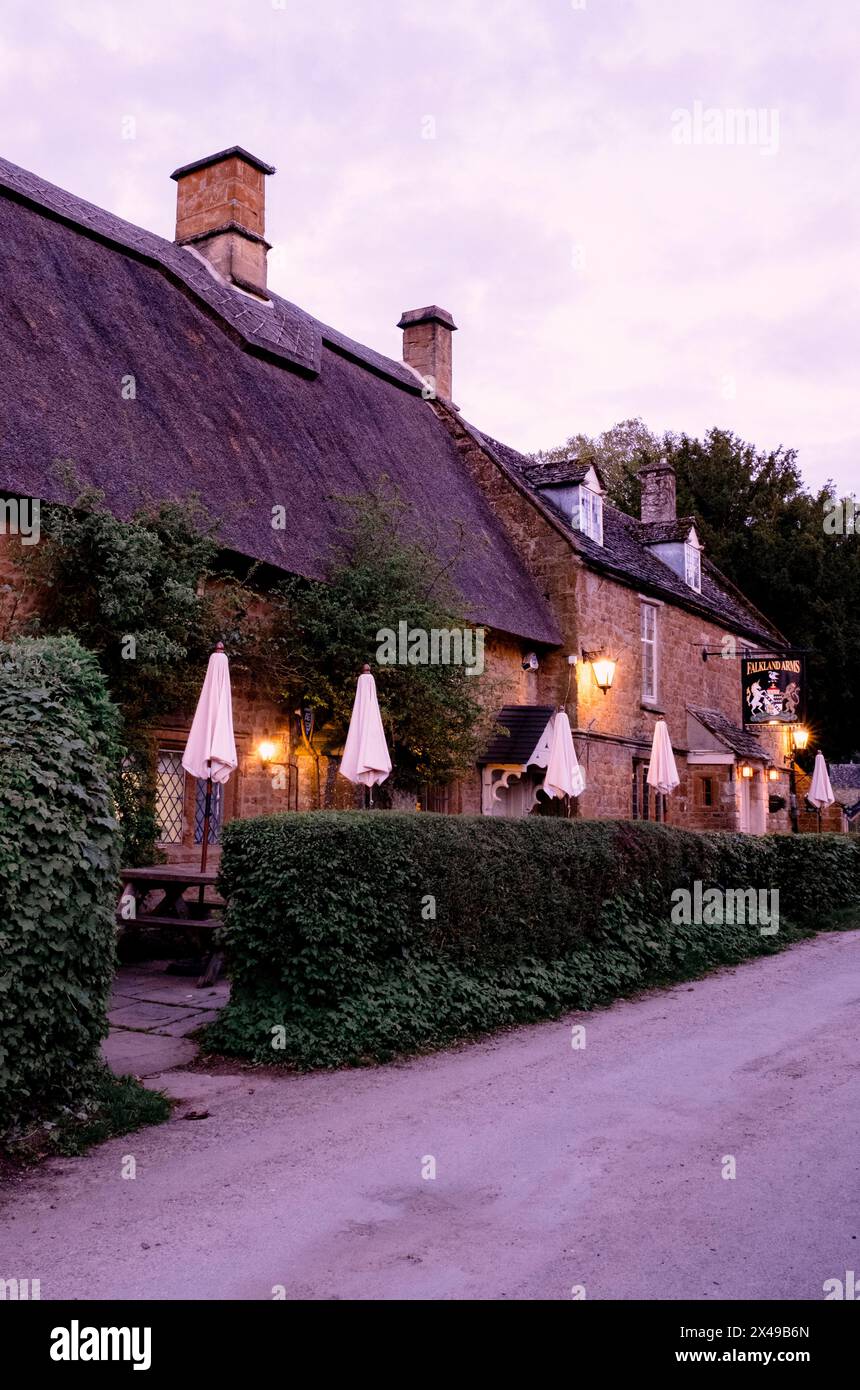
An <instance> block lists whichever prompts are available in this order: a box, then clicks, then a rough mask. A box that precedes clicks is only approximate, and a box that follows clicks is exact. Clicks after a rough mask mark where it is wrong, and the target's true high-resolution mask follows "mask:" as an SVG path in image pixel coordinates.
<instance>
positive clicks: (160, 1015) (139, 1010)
mask: <svg viewBox="0 0 860 1390" xmlns="http://www.w3.org/2000/svg"><path fill="white" fill-rule="evenodd" d="M194 1012H196V1010H194V1009H189V1008H188V1006H187V1005H186V1006H185V1007H183V1008H178V1009H175V1008H173V1009H172V1008H170V1007H169V1005H167V1004H145V1003H142V1002H141V1001H140V1000H139V999H135V1000H133V1002H132V1003H131V1004H123V1005H122V1007H121V1008H119V1009H112V1010H111V1012H110V1013H109V1014H108V1022H109V1023H110V1024H112V1025H113V1026H114V1027H115V1028H116V1027H118V1028H155V1027H156V1026H157V1025H158V1024H165V1023H176V1022H177V1021H178V1020H179V1019H180V1018H187V1017H188V1015H189V1014H191V1013H194Z"/></svg>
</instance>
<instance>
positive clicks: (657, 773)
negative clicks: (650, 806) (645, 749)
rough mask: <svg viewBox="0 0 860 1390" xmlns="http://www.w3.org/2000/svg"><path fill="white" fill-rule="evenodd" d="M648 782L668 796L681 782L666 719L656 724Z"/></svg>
mask: <svg viewBox="0 0 860 1390" xmlns="http://www.w3.org/2000/svg"><path fill="white" fill-rule="evenodd" d="M646 780H647V782H648V785H649V786H650V787H653V788H654V790H655V791H658V792H660V793H661V795H663V796H668V795H669V793H670V792H673V791H674V790H675V788H676V787H677V786H678V785H679V784H680V781H681V779H680V777H679V776H678V769H677V767H676V766H675V754H674V753H673V752H672V740H671V739H670V737H669V729H668V726H667V724H666V721H665V719H658V720H657V723H656V724H655V725H654V741H653V743H652V745H651V761H650V763H649V765H648V777H647V779H646Z"/></svg>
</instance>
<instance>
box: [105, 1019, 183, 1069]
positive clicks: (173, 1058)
mask: <svg viewBox="0 0 860 1390" xmlns="http://www.w3.org/2000/svg"><path fill="white" fill-rule="evenodd" d="M102 1056H103V1057H104V1059H105V1061H106V1062H107V1064H108V1066H109V1067H110V1069H111V1071H113V1072H116V1074H117V1076H124V1075H126V1074H127V1073H129V1072H130V1073H131V1075H132V1076H139V1077H148V1076H156V1075H157V1074H158V1073H159V1072H163V1071H168V1070H169V1069H170V1068H171V1067H184V1066H187V1065H188V1063H189V1062H192V1061H193V1060H194V1058H195V1057H196V1056H197V1048H196V1046H195V1044H194V1043H193V1042H189V1041H188V1039H187V1038H165V1037H163V1036H161V1035H160V1034H157V1033H132V1032H126V1031H125V1030H123V1029H115V1030H114V1031H113V1032H112V1033H111V1034H110V1036H109V1037H108V1038H107V1039H106V1040H105V1041H104V1042H103V1043H102Z"/></svg>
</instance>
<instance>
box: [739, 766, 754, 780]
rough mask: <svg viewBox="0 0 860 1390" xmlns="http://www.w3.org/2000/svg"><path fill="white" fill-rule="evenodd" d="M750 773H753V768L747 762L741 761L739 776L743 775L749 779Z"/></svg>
mask: <svg viewBox="0 0 860 1390" xmlns="http://www.w3.org/2000/svg"><path fill="white" fill-rule="evenodd" d="M752 775H753V770H752V768H751V767H750V765H749V763H743V764H742V766H741V777H745V778H746V780H747V781H749V779H750V778H751V777H752Z"/></svg>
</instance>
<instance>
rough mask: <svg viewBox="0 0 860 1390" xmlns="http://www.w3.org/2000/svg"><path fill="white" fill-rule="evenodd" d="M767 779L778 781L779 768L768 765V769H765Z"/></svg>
mask: <svg viewBox="0 0 860 1390" xmlns="http://www.w3.org/2000/svg"><path fill="white" fill-rule="evenodd" d="M767 780H768V781H769V782H778V781H779V768H777V767H769V768H768V770H767Z"/></svg>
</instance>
